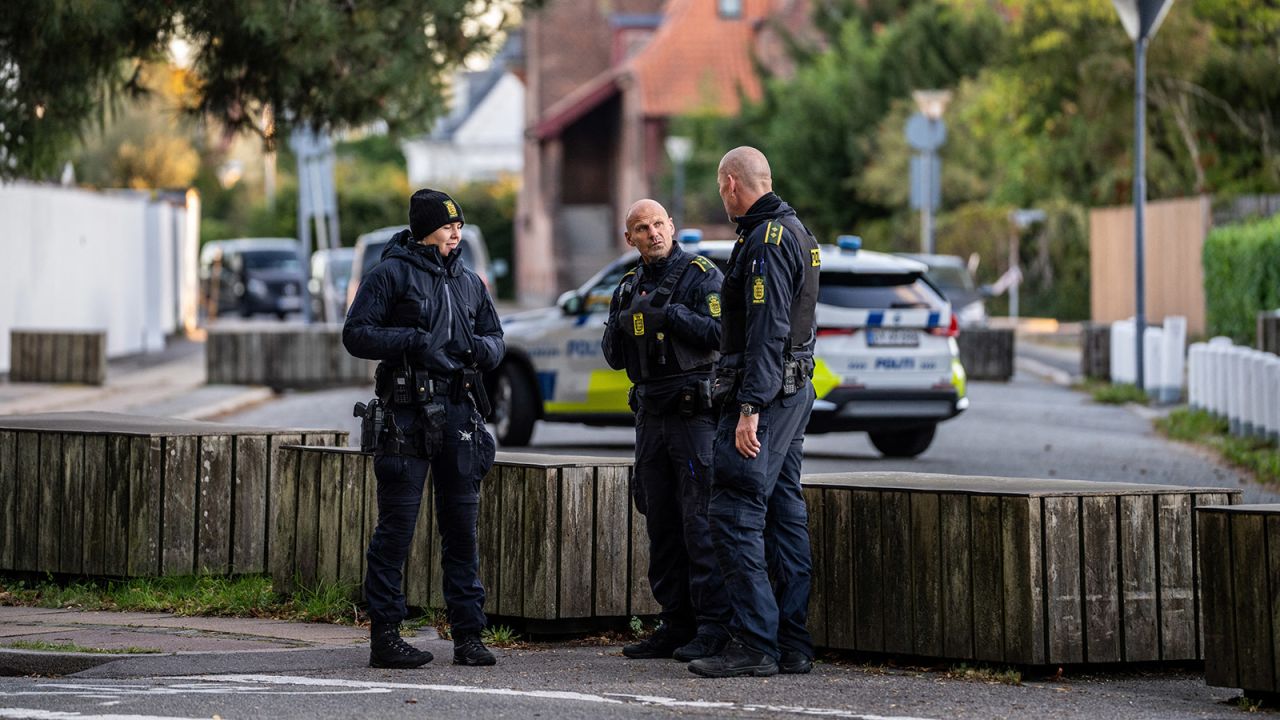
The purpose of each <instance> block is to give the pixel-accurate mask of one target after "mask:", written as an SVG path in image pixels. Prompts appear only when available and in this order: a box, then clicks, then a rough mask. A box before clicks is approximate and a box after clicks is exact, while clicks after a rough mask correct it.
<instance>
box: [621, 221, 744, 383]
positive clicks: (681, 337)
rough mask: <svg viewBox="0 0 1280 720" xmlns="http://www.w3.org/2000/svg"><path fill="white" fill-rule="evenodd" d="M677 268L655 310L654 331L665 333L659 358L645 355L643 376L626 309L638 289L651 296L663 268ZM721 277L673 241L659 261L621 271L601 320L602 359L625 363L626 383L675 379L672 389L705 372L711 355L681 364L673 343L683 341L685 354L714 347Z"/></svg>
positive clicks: (650, 331) (668, 270)
mask: <svg viewBox="0 0 1280 720" xmlns="http://www.w3.org/2000/svg"><path fill="white" fill-rule="evenodd" d="M681 269H683V270H684V274H683V275H681V276H680V281H679V282H678V283H677V284H676V286H675V288H674V289H673V290H672V293H671V298H670V300H669V301H668V302H667V304H666V305H665V306H663V308H662V311H661V314H662V321H661V324H662V327H661V328H660V330H661V332H663V333H665V334H667V335H669V336H670V339H669V340H668V341H666V342H665V347H664V348H663V349H662V352H663V353H664V354H665V363H662V364H659V363H657V362H656V357H654V356H651V357H650V358H649V359H648V360H647V362H648V370H649V375H648V377H647V378H646V377H644V376H643V374H642V372H641V357H640V354H641V348H642V345H641V344H640V343H638V342H636V340H635V339H634V338H635V333H634V328H633V321H632V319H631V318H630V317H629V315H628V311H629V310H630V309H631V308H632V305H633V301H634V300H635V298H636V297H637V296H639V295H640V294H641V293H644V294H645V295H648V296H652V295H653V293H654V291H655V290H657V289H658V287H659V285H661V284H662V281H663V279H664V278H666V277H667V275H668V274H669V273H673V272H680V270H681ZM723 279H724V274H723V273H721V272H720V269H719V268H717V267H716V266H715V264H714V263H712V262H711V261H710V260H707V259H706V258H703V257H699V256H697V255H693V254H692V253H688V252H685V251H684V250H683V249H681V248H680V246H679V245H676V246H675V247H673V248H672V250H671V253H670V254H669V255H667V257H665V258H663V259H662V260H657V261H654V262H651V263H648V264H646V263H644V262H641V263H640V264H639V265H638V266H636V269H635V270H633V271H632V272H630V273H627V274H626V275H625V276H623V278H622V280H621V281H620V282H619V284H618V288H617V289H616V290H614V292H613V299H612V300H610V302H609V319H608V320H607V321H606V322H605V331H604V337H603V338H602V339H601V341H600V348H601V350H603V351H604V359H605V362H607V363H609V367H611V368H613V369H615V370H621V369H623V368H625V369H626V371H627V377H629V378H630V379H631V381H632V382H634V383H645V384H646V385H649V386H655V385H657V384H660V383H661V384H666V383H665V382H664V381H667V380H668V379H672V378H679V379H680V380H679V383H678V384H676V386H675V387H676V389H678V387H679V384H682V383H683V382H684V380H685V379H687V378H688V377H689V376H690V375H696V374H702V373H705V374H709V373H710V371H711V367H712V364H713V363H712V360H711V358H709V359H708V362H707V363H706V364H705V365H702V366H700V367H692V368H683V369H682V368H681V367H680V363H679V362H678V359H677V357H676V349H675V347H674V343H683V344H685V345H686V346H687V348H688V350H689V351H690V354H695V355H698V354H708V355H711V354H712V353H713V352H714V351H715V350H718V349H719V347H720V319H719V318H720V283H721V282H722V281H723ZM656 331H657V329H654V328H649V329H648V334H649V336H650V337H653V336H655V334H656ZM712 357H713V355H712Z"/></svg>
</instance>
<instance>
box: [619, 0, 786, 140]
mask: <svg viewBox="0 0 1280 720" xmlns="http://www.w3.org/2000/svg"><path fill="white" fill-rule="evenodd" d="M797 2H798V0H741V3H742V16H741V17H739V18H735V19H726V18H722V17H720V14H719V7H718V6H719V2H718V0H670V1H669V2H668V3H667V6H666V9H665V12H664V15H665V17H664V18H663V21H662V26H661V27H659V28H658V32H657V33H656V34H655V35H654V37H653V39H652V40H651V41H650V42H649V44H648V46H647V47H645V49H644V50H643V51H642V52H641V53H640V54H638V55H637V56H636V57H634V58H632V60H631V62H630V63H629V65H630V67H631V70H632V73H633V75H634V76H635V77H636V79H637V80H638V81H639V85H640V87H639V90H640V106H641V109H642V112H643V113H644V114H645V115H647V116H650V117H653V116H670V115H681V114H685V113H690V112H694V111H702V110H706V111H712V112H717V113H722V114H732V113H735V112H737V111H738V107H739V104H740V102H739V100H740V98H739V93H743V94H745V95H746V96H747V97H748V98H751V99H753V100H756V99H759V98H760V94H761V85H760V79H759V78H758V77H757V76H756V69H755V67H754V65H753V61H752V58H753V55H754V53H755V49H756V45H757V39H758V35H759V32H760V30H761V26H762V25H763V21H764V20H765V19H766V18H768V17H770V16H772V15H774V14H776V13H778V12H780V11H782V10H783V9H784V8H788V9H789V8H791V7H792V6H794V5H796V4H797ZM805 4H806V5H807V3H805ZM789 14H790V13H789Z"/></svg>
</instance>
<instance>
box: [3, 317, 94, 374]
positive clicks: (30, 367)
mask: <svg viewBox="0 0 1280 720" xmlns="http://www.w3.org/2000/svg"><path fill="white" fill-rule="evenodd" d="M106 380H107V333H106V331H104V330H79V331H77V330H13V331H11V332H10V333H9V381H10V382H44V383H83V384H85V385H101V384H103V383H104V382H106Z"/></svg>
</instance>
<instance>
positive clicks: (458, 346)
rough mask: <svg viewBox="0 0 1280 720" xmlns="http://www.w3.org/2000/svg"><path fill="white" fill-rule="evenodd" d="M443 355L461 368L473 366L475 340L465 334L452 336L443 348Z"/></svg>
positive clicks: (474, 360)
mask: <svg viewBox="0 0 1280 720" xmlns="http://www.w3.org/2000/svg"><path fill="white" fill-rule="evenodd" d="M444 351H445V353H446V354H447V355H448V356H449V357H451V358H453V359H454V360H457V361H458V362H460V363H462V365H463V367H468V366H470V365H474V364H475V362H476V344H475V340H474V339H473V338H472V337H471V335H470V334H467V333H458V334H456V335H454V336H453V339H452V340H450V341H449V342H448V343H446V344H445V346H444Z"/></svg>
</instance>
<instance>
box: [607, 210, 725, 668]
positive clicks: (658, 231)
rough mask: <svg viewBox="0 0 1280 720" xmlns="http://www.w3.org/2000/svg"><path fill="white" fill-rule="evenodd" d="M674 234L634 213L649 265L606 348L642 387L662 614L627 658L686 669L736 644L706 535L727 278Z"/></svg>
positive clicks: (645, 483)
mask: <svg viewBox="0 0 1280 720" xmlns="http://www.w3.org/2000/svg"><path fill="white" fill-rule="evenodd" d="M672 230H673V228H672V225H671V219H670V218H669V217H668V216H667V211H666V210H665V209H664V208H663V207H662V206H661V205H659V204H658V203H657V202H654V201H653V200H640V201H639V202H637V203H635V204H634V205H632V206H631V208H630V210H629V211H628V212H627V219H626V239H627V244H628V245H631V246H632V247H634V248H636V249H637V250H639V251H640V264H639V265H638V266H637V267H636V269H635V270H634V271H632V272H629V273H627V274H626V276H624V277H623V278H622V281H621V282H620V284H619V286H618V289H617V290H616V291H615V292H614V295H613V299H612V301H611V302H610V304H609V319H608V322H607V323H606V325H605V332H604V338H603V340H602V341H601V345H602V348H603V350H604V356H605V360H606V361H608V363H609V366H610V367H612V368H614V369H615V370H616V369H622V368H626V370H627V376H628V377H629V378H630V379H631V382H632V383H633V386H632V387H633V389H632V395H631V403H632V410H634V411H635V413H636V464H635V482H636V484H635V502H636V507H637V509H639V510H640V512H641V513H642V514H643V515H644V516H645V524H646V526H647V529H648V533H649V586H650V588H652V590H653V596H654V598H656V599H657V601H658V603H659V604H660V605H661V606H662V613H661V619H662V624H661V625H660V626H659V628H658V630H657V631H656V632H654V633H653V634H652V635H651V636H649V637H648V638H646V639H645V640H643V641H640V642H637V643H633V644H630V645H627V646H626V647H624V648H623V649H622V652H623V654H624V655H626V656H627V657H629V658H668V657H674V658H676V659H677V660H680V661H682V662H688V661H690V660H696V659H698V658H704V657H709V656H712V655H715V654H716V653H718V652H720V651H721V650H722V649H723V648H724V645H725V643H726V642H727V640H728V630H727V625H728V623H729V615H730V609H729V602H728V598H727V597H726V596H725V592H724V583H723V580H722V579H721V576H720V571H719V567H718V566H717V564H716V560H715V555H714V551H713V550H712V547H711V534H710V529H709V528H708V525H707V502H708V499H709V497H710V493H711V467H710V460H711V443H712V439H713V437H714V434H715V421H714V419H713V417H712V414H711V375H712V372H711V371H712V368H713V367H714V363H715V360H716V357H717V356H718V353H717V348H719V346H720V283H721V280H722V278H723V276H722V274H721V273H720V270H719V269H718V268H717V267H716V266H715V265H713V264H712V263H711V262H710V261H709V260H707V259H706V258H703V257H700V256H697V255H693V254H690V253H687V252H685V251H684V250H682V249H681V248H680V247H679V246H678V245H677V244H676V243H674V242H673V239H672Z"/></svg>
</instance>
